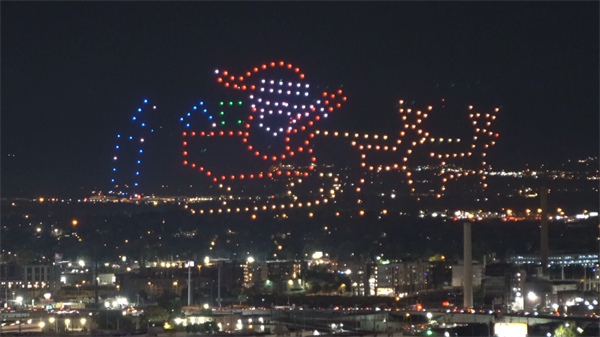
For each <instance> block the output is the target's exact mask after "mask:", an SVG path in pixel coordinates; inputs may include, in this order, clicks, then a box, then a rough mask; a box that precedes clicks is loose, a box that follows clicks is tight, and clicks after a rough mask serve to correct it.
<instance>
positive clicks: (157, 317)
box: [146, 306, 169, 322]
mask: <svg viewBox="0 0 600 337" xmlns="http://www.w3.org/2000/svg"><path fill="white" fill-rule="evenodd" d="M146 317H147V318H148V321H149V322H164V321H166V320H168V319H169V313H168V312H167V310H166V309H165V308H163V307H158V306H149V307H148V308H147V309H146Z"/></svg>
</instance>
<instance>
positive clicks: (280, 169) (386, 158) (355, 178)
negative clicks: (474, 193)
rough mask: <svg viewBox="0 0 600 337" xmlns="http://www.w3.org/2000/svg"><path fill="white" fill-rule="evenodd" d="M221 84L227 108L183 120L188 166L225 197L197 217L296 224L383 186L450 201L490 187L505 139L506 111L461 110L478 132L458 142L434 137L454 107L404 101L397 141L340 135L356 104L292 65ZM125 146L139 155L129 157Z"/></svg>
mask: <svg viewBox="0 0 600 337" xmlns="http://www.w3.org/2000/svg"><path fill="white" fill-rule="evenodd" d="M213 76H215V77H216V79H215V81H216V84H217V85H218V86H219V87H220V89H219V90H221V92H222V93H223V94H222V96H221V97H220V99H218V98H217V99H215V98H210V99H206V97H205V99H203V100H201V101H198V102H197V103H195V104H194V105H192V106H191V108H190V110H189V111H188V112H186V113H184V115H183V116H178V117H177V119H176V120H177V129H178V130H180V131H179V134H180V135H181V141H180V144H181V148H180V153H181V164H182V165H183V166H184V167H186V168H187V169H188V170H189V172H190V177H193V178H190V179H194V181H197V179H201V180H202V181H203V182H204V183H205V184H211V185H212V186H213V187H214V188H215V189H216V190H218V191H220V192H219V195H220V197H219V198H218V200H219V204H218V205H216V206H215V205H211V206H212V207H211V206H208V207H201V208H195V207H193V204H194V202H189V203H188V205H186V208H190V210H191V211H192V213H194V214H219V213H249V214H251V218H252V219H256V218H257V213H258V212H261V211H271V212H272V211H277V212H280V213H281V214H279V215H280V216H281V217H282V218H286V217H287V214H286V211H288V210H290V209H295V210H297V209H302V208H311V209H312V208H314V207H316V206H318V205H322V204H327V203H336V202H337V201H336V200H339V198H340V196H341V195H346V196H348V197H349V198H356V197H357V195H359V194H360V195H364V193H365V189H368V185H369V184H370V185H373V184H374V180H375V179H378V180H380V185H383V186H384V187H385V188H389V189H391V191H393V193H404V194H405V195H408V196H413V197H417V198H420V197H433V198H442V197H443V196H444V195H446V194H447V193H448V191H449V189H451V188H454V186H455V185H457V184H456V182H457V181H458V180H461V181H463V180H465V179H471V180H470V181H471V182H473V179H475V180H476V182H475V184H476V185H477V186H478V187H479V188H482V189H485V188H486V187H487V183H486V180H485V179H486V175H485V174H484V173H485V169H486V167H487V165H488V164H487V160H486V158H487V153H488V152H489V151H488V150H489V149H490V148H491V147H493V146H494V145H495V143H496V141H497V140H498V136H499V135H498V133H497V132H496V131H494V129H493V125H494V122H495V121H496V119H497V117H498V113H499V111H500V109H499V108H480V107H478V106H473V105H464V104H463V105H461V104H458V105H456V104H455V105H456V107H455V111H457V112H456V113H457V114H459V115H460V116H463V117H465V120H466V122H465V123H468V125H467V126H468V130H469V131H467V132H461V133H460V134H457V135H456V136H455V137H447V136H442V135H439V134H436V133H435V132H433V131H432V128H431V121H432V120H435V119H436V115H437V114H439V113H441V112H442V111H444V110H448V106H449V105H451V103H450V102H448V101H447V100H446V99H443V98H442V99H440V100H439V101H436V102H429V103H428V104H421V105H417V104H412V103H411V104H408V102H405V100H399V101H398V102H397V117H398V120H399V123H398V125H397V127H396V131H395V132H390V133H388V134H384V133H365V132H360V131H358V130H356V131H352V132H351V131H348V130H336V129H335V128H334V129H333V130H331V129H329V128H326V127H325V124H323V121H324V120H325V119H330V120H331V122H332V123H333V124H335V123H336V120H338V121H339V120H340V119H341V118H344V116H343V109H342V107H344V106H346V105H347V104H349V100H348V98H347V97H346V96H345V94H344V91H343V90H342V89H341V88H335V89H332V88H329V87H327V88H321V89H320V88H319V86H318V85H314V84H312V83H310V82H309V77H308V76H306V75H305V74H304V73H303V72H302V71H301V70H300V68H298V67H296V66H294V65H292V64H290V63H286V62H283V61H279V62H270V63H265V64H262V65H259V66H257V67H254V68H250V69H249V70H248V71H246V72H245V73H237V74H234V73H232V72H230V71H228V70H221V69H217V70H215V71H214V74H213ZM148 107H150V109H153V108H154V109H155V107H153V106H151V105H149V104H148V103H147V100H145V101H144V105H143V108H139V109H138V111H137V112H136V115H135V116H134V117H133V119H132V121H133V125H132V128H133V129H132V132H130V134H131V135H130V134H120V135H118V141H119V143H118V145H116V148H115V150H116V151H117V155H115V156H114V158H113V159H114V161H115V165H114V168H113V173H115V174H116V173H117V172H119V171H118V170H119V165H117V163H118V162H119V160H123V161H131V162H133V163H135V164H136V165H140V164H141V162H142V161H143V154H144V152H143V150H144V139H145V137H146V138H147V137H149V135H150V134H151V133H153V131H154V130H153V129H151V128H150V127H149V126H150V125H151V121H148V120H147V117H146V115H147V114H146V115H145V114H144V113H145V110H147V109H148ZM467 117H468V119H467ZM174 120H175V118H174ZM146 123H148V126H146ZM467 133H468V134H467ZM334 138H335V139H338V140H341V141H342V144H343V146H344V147H345V148H346V149H347V150H348V151H350V152H351V153H354V155H353V158H354V159H352V163H351V165H352V169H353V172H357V173H355V174H353V175H348V174H341V173H340V170H339V168H336V167H335V165H334V164H333V163H331V162H330V161H329V158H328V157H329V156H328V155H327V153H326V152H322V151H320V150H321V149H320V148H319V146H318V144H319V142H320V141H324V142H327V141H328V139H334ZM134 145H135V146H134ZM125 146H128V147H133V148H134V150H133V152H131V151H130V152H128V153H129V154H123V153H122V152H124V151H123V148H124V147H125ZM136 149H137V152H136ZM140 167H141V165H140ZM142 172H143V171H142V170H141V169H137V168H136V169H135V170H134V171H133V172H130V173H132V174H129V175H128V176H125V177H124V178H121V179H123V180H117V178H112V179H111V183H112V186H113V189H112V190H111V192H112V193H116V194H119V195H129V196H130V197H134V198H139V194H136V192H135V191H136V189H135V188H136V187H138V186H139V184H140V181H141V180H140V178H139V177H140V175H142ZM383 181H385V184H383V183H382V182H383ZM373 193H375V192H373ZM377 193H379V191H378V192H377ZM336 198H338V199H336ZM360 198H362V197H360ZM190 200H194V199H193V198H192V199H190ZM358 202H359V203H360V202H361V199H358ZM361 212H363V214H364V211H361ZM386 212H387V211H386ZM310 214H313V211H312V210H311V211H310ZM363 214H359V215H363ZM382 214H385V213H382ZM336 215H337V213H336Z"/></svg>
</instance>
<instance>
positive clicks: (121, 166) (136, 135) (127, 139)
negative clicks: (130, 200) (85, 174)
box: [109, 99, 156, 197]
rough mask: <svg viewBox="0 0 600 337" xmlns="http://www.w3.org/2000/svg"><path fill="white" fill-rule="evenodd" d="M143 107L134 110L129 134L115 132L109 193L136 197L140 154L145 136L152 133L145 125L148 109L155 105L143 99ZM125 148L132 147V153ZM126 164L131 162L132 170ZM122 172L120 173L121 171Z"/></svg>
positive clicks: (154, 107) (140, 160)
mask: <svg viewBox="0 0 600 337" xmlns="http://www.w3.org/2000/svg"><path fill="white" fill-rule="evenodd" d="M143 102H144V105H143V107H140V108H138V109H137V110H136V113H135V114H134V116H132V118H131V120H132V121H133V122H134V125H135V128H134V130H133V132H132V134H130V135H123V134H117V144H116V145H115V154H114V156H113V158H112V160H113V167H112V172H113V176H112V178H111V179H110V182H111V186H112V189H111V190H110V191H109V194H117V195H121V196H125V195H128V194H129V195H132V196H134V197H138V193H137V192H136V191H137V188H139V186H140V178H141V177H140V175H141V171H142V170H141V167H142V166H141V164H142V156H143V154H144V144H145V140H146V138H147V137H148V136H149V135H150V134H152V133H154V129H153V128H150V127H147V126H146V125H147V123H149V120H148V110H156V106H155V105H152V106H151V105H149V104H148V100H147V99H145V100H144V101H143ZM127 149H133V150H134V155H133V156H128V155H127V154H126V153H125V152H126V150H127ZM126 164H133V165H134V169H133V171H130V172H127V171H129V170H128V169H127V168H126V166H125V165H126ZM122 171H123V172H124V173H123V174H121V172H122Z"/></svg>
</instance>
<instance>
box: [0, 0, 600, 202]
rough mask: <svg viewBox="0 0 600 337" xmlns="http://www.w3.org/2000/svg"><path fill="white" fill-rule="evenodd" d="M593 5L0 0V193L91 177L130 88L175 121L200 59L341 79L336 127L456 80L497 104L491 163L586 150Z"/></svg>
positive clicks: (592, 147) (57, 191)
mask: <svg viewBox="0 0 600 337" xmlns="http://www.w3.org/2000/svg"><path fill="white" fill-rule="evenodd" d="M598 6H599V5H598V3H597V2H577V3H567V2H545V3H543V2H533V3H517V2H512V3H488V2H469V3H456V2H454V3H431V2H420V3H416V2H393V3H390V2H386V3H340V2H330V3H313V2H310V3H274V2H264V3H232V2H226V3H201V2H177V3H165V2H115V3H112V2H111V3H98V2H68V3H67V2H65V3H57V2H51V3H40V2H3V3H2V8H1V9H2V27H1V28H2V36H1V37H2V53H1V57H2V58H1V61H2V64H1V66H2V69H1V70H2V72H1V75H2V78H1V79H2V81H1V84H2V106H1V108H2V130H1V131H2V138H1V140H2V146H1V149H2V163H1V164H2V194H3V196H32V197H34V196H39V195H47V196H64V197H66V196H70V195H71V196H73V197H79V196H85V195H88V194H89V192H90V191H91V190H92V189H94V188H100V189H106V188H107V185H108V181H109V177H110V174H109V173H110V172H109V171H110V165H111V162H110V158H111V155H112V153H111V149H112V148H113V147H114V137H115V134H117V133H118V132H121V130H123V129H126V128H127V127H128V126H127V125H128V124H127V123H129V122H130V116H131V113H132V111H134V110H133V109H135V108H136V107H137V106H138V105H139V103H140V102H141V101H142V100H143V99H145V98H148V99H150V100H152V101H153V102H156V104H157V105H159V106H160V108H161V109H162V111H163V112H164V114H165V116H166V117H168V118H173V120H176V119H177V118H178V117H179V116H180V115H181V114H182V113H184V111H186V109H189V106H190V105H192V104H194V102H197V101H198V100H200V99H206V98H207V96H209V95H210V94H211V93H212V92H213V91H214V87H215V83H214V82H215V81H214V80H215V78H214V74H213V72H214V69H216V68H220V69H223V68H227V69H230V70H232V71H236V72H237V73H240V72H242V71H244V72H245V71H247V70H248V69H250V68H251V67H254V66H256V65H259V64H262V63H265V62H271V61H279V60H285V61H286V62H291V63H293V64H297V65H298V66H300V67H302V69H303V70H304V71H305V72H306V74H307V76H309V77H310V79H311V80H312V81H313V82H314V83H320V84H323V85H327V84H328V85H332V86H339V85H343V87H344V89H345V93H346V94H347V95H348V98H349V100H348V104H347V105H346V106H345V107H344V109H343V111H342V112H340V113H343V114H344V116H345V118H344V119H345V121H344V122H340V130H344V129H347V130H348V131H367V132H372V131H377V130H378V128H380V126H382V125H384V126H386V127H387V126H389V123H386V121H387V120H388V119H389V118H392V116H394V114H395V113H396V108H395V105H396V104H397V102H398V100H399V99H402V98H404V99H409V98H411V99H412V98H416V99H424V100H426V99H431V98H432V97H436V99H437V97H440V95H453V94H455V93H456V94H457V95H459V94H461V93H462V92H467V93H468V95H474V96H476V97H477V101H482V102H487V103H489V104H492V105H498V106H501V107H502V112H501V114H500V117H499V119H498V124H497V126H496V130H497V131H498V132H500V133H501V138H500V139H499V141H498V146H497V147H496V148H495V149H493V150H492V151H490V153H489V162H490V163H491V164H492V165H493V166H494V168H502V167H506V168H518V167H522V166H523V165H525V164H526V163H529V164H540V163H560V162H564V161H566V160H567V159H574V158H578V157H584V156H596V155H597V154H598V151H599V147H598V143H599V139H598V126H599V117H598V111H599V106H598V102H599V97H598V93H599V85H598V74H599V68H598V64H599V63H598V59H599V53H598V50H599V42H598V41H599V33H598V32H599V25H598V10H599V8H598ZM344 123H345V124H344ZM359 129H360V130H359ZM167 145H168V142H165V147H166V146H167ZM164 150H165V151H171V152H173V153H176V152H177V153H178V152H179V148H174V149H168V148H165V149H164ZM173 158H179V157H177V155H175V154H174V155H173ZM173 165H174V166H176V165H175V164H173ZM173 172H175V173H174V175H176V176H177V179H180V180H181V181H185V180H186V179H189V178H188V177H186V176H185V175H184V173H182V172H185V171H181V170H178V169H175V170H174V171H173Z"/></svg>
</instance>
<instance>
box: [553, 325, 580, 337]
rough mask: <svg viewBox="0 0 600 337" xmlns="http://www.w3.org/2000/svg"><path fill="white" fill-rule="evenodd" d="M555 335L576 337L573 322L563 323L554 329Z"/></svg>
mask: <svg viewBox="0 0 600 337" xmlns="http://www.w3.org/2000/svg"><path fill="white" fill-rule="evenodd" d="M554 336H555V337H576V336H577V332H575V324H573V322H569V323H565V325H561V326H559V327H558V328H556V330H554Z"/></svg>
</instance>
